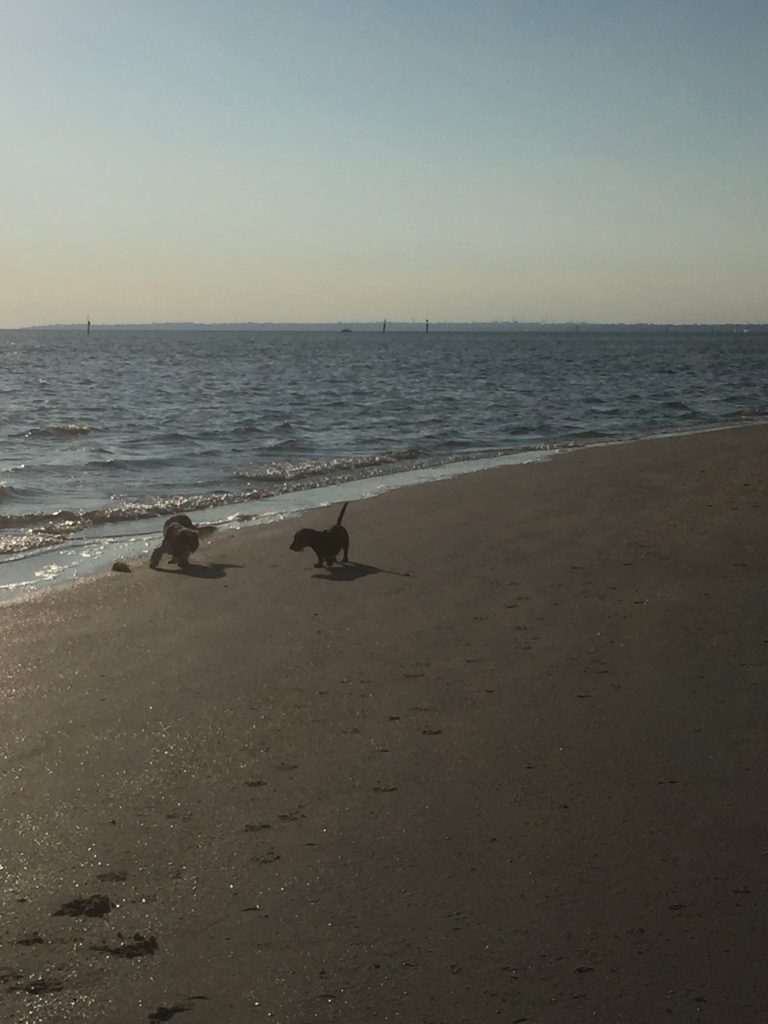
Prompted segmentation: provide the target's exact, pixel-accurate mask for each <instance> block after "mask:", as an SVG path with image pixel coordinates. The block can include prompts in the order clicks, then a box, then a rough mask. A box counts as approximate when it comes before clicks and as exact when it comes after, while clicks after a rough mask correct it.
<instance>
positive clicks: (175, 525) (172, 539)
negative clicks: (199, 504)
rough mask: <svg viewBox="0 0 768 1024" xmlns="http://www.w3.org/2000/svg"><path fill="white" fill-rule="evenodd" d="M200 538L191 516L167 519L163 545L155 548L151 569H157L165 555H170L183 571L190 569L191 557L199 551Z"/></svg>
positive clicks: (182, 515)
mask: <svg viewBox="0 0 768 1024" xmlns="http://www.w3.org/2000/svg"><path fill="white" fill-rule="evenodd" d="M199 545H200V538H199V536H198V533H197V529H196V528H195V527H194V526H193V524H192V520H191V519H190V518H189V516H185V515H184V514H183V513H179V514H178V515H175V516H171V518H170V519H166V521H165V524H164V525H163V543H162V544H161V545H160V546H159V547H157V548H155V550H154V551H153V552H152V555H151V557H150V559H149V566H150V568H151V569H156V568H157V566H158V564H159V563H160V559H161V558H162V557H163V555H170V560H171V562H175V563H176V564H177V565H178V566H179V567H180V568H181V569H188V568H189V556H190V555H191V554H193V553H194V552H195V551H197V549H198V547H199Z"/></svg>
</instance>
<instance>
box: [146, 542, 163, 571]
mask: <svg viewBox="0 0 768 1024" xmlns="http://www.w3.org/2000/svg"><path fill="white" fill-rule="evenodd" d="M164 554H165V544H161V545H160V547H157V548H155V550H154V551H153V552H152V554H151V556H150V559H149V567H150V569H156V568H157V567H158V565H159V564H160V559H161V558H162V557H163V555H164Z"/></svg>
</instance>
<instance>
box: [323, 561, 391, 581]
mask: <svg viewBox="0 0 768 1024" xmlns="http://www.w3.org/2000/svg"><path fill="white" fill-rule="evenodd" d="M377 572H385V573H387V574H388V575H390V576H410V575H411V574H410V573H409V572H395V570H394V569H380V568H379V567H378V566H377V565H366V564H365V563H364V562H336V563H334V564H333V565H332V566H330V568H328V569H324V570H323V571H322V572H313V573H312V579H313V580H325V581H326V582H328V583H353V582H354V581H355V580H359V579H362V578H363V576H373V575H374V574H375V573H377Z"/></svg>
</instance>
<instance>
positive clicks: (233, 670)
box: [0, 427, 768, 1024]
mask: <svg viewBox="0 0 768 1024" xmlns="http://www.w3.org/2000/svg"><path fill="white" fill-rule="evenodd" d="M767 511H768V429H766V428H765V427H746V428H741V429H734V430H729V431H715V432H711V433H704V434H699V435H694V436H689V437H674V438H668V439H657V440H649V441H642V442H636V443H632V444H628V445H621V446H615V447H606V448H595V449H590V450H582V451H574V452H572V453H570V454H568V455H564V456H561V457H557V458H554V459H552V460H551V461H549V462H545V463H539V464H532V465H528V466H520V467H511V468H505V469H498V470H490V471H486V472H481V473H475V474H470V475H467V476H463V477H459V478H456V479H453V480H447V481H440V482H435V483H431V484H426V485H420V486H417V487H411V488H406V489H403V490H399V491H393V492H390V493H387V494H384V495H380V496H378V497H375V498H371V499H369V500H366V501H361V502H357V503H354V504H352V505H350V507H349V509H348V510H347V514H346V518H345V524H346V525H347V527H348V529H349V531H350V534H351V539H352V546H351V552H350V554H351V558H352V559H353V563H352V564H351V565H350V566H348V567H346V568H338V569H334V570H333V571H327V570H318V569H314V568H313V567H312V562H313V560H314V559H313V558H312V555H311V552H309V551H306V552H304V553H302V554H297V553H295V552H292V551H289V550H288V545H289V543H290V540H291V537H292V534H293V531H294V530H295V529H297V528H298V526H299V525H309V526H316V527H320V528H323V527H325V526H328V525H330V524H331V522H332V521H333V518H334V517H335V509H327V510H320V511H318V512H313V513H311V514H308V515H306V516H304V517H302V518H301V519H294V520H291V521H290V522H284V523H278V524H271V525H267V526H261V527H254V528H251V529H245V530H242V531H240V532H237V533H229V534H220V535H215V536H214V537H213V539H211V540H210V541H206V542H205V543H204V544H203V545H202V546H201V548H200V550H199V551H198V553H197V555H196V556H195V559H194V560H195V563H196V568H195V569H194V571H193V572H191V573H189V574H180V573H178V572H176V571H175V570H174V568H173V567H172V566H170V567H168V569H169V571H161V572H153V571H151V570H150V569H149V568H148V567H147V565H146V564H143V565H134V571H133V572H132V573H130V574H117V573H113V574H107V575H104V576H102V577H99V578H96V579H93V580H89V581H87V582H85V583H82V584H79V585H76V586H72V587H68V588H63V589H60V590H57V591H53V592H50V593H47V594H43V595H41V596H39V597H35V598H32V599H29V600H24V601H21V602H18V603H15V604H11V605H7V606H4V607H2V608H0V656H1V657H2V666H3V669H2V683H1V688H0V698H1V699H2V711H3V724H4V728H3V731H2V740H1V743H2V776H1V781H0V785H1V787H2V807H3V834H2V854H1V855H0V863H1V866H2V896H3V918H2V935H1V936H0V938H1V939H2V950H1V951H0V1011H1V1012H0V1018H1V1019H2V1020H3V1021H8V1022H13V1024H22V1022H24V1024H54V1022H55V1024H75V1022H83V1024H86V1022H87V1024H97V1022H98V1024H104V1022H109V1024H139V1022H141V1021H147V1020H153V1021H159V1020H169V1019H171V1018H176V1019H178V1020H179V1021H183V1022H184V1024H246V1022H248V1024H250V1022H254V1024H324V1022H329V1021H344V1022H350V1024H357V1022H360V1024H362V1022H372V1024H379V1022H403V1024H462V1022H468V1024H485V1022H488V1021H493V1020H499V1021H502V1022H504V1024H513V1022H516V1024H522V1022H529V1024H560V1022H562V1024H574V1022H576V1024H580V1022H587V1021H599V1022H601V1024H613V1022H619V1021H621V1022H632V1024H650V1022H657V1021H662V1020H667V1019H671V1020H677V1021H681V1022H689V1021H699V1020H704V1021H710V1022H712V1024H729V1022H732V1021H733V1022H739V1024H752V1022H755V1024H756V1022H759V1021H764V1020H766V1019H768V975H767V974H766V970H765V955H764V950H765V949H766V947H767V946H768V914H767V913H766V881H765V879H766V867H767V866H768V818H767V817H766V811H765V793H766V781H767V780H766V770H767V768H768V753H767V752H766V739H765V722H766V719H768V688H767V687H766V683H767V682H768V671H767V670H766V666H767V665H768V626H767V625H766V622H765V615H766V613H765V581H766V571H767V570H768V554H766V544H765V523H766V512H767Z"/></svg>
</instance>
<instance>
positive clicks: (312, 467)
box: [234, 448, 423, 483]
mask: <svg viewBox="0 0 768 1024" xmlns="http://www.w3.org/2000/svg"><path fill="white" fill-rule="evenodd" d="M422 455H423V452H422V451H421V449H419V448H407V449H404V450H401V451H392V452H382V453H380V454H378V455H356V456H351V457H349V458H335V459H324V460H317V461H315V460H313V461H309V462H270V463H267V464H266V465H263V466H257V467H254V469H249V470H242V471H241V472H239V473H235V474H234V478H235V479H236V480H244V481H245V482H246V483H280V482H288V481H295V480H302V479H307V478H312V477H317V476H326V475H327V474H329V473H337V472H348V471H349V470H365V469H373V468H375V467H377V466H387V465H392V464H393V463H397V462H405V461H407V460H413V459H418V458H419V457H420V456H422Z"/></svg>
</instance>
